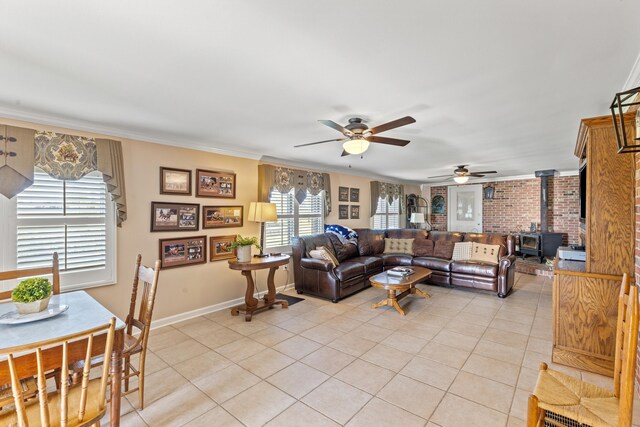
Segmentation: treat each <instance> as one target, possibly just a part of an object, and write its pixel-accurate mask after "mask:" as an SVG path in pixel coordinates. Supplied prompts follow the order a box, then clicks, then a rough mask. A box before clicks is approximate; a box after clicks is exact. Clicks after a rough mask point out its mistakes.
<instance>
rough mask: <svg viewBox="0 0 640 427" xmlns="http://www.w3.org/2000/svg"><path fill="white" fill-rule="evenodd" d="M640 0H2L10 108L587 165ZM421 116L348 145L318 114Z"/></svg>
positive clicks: (323, 163)
mask: <svg viewBox="0 0 640 427" xmlns="http://www.w3.org/2000/svg"><path fill="white" fill-rule="evenodd" d="M639 16H640V1H637V0H617V1H613V0H563V1H558V0H538V1H530V0H484V1H477V0H476V1H474V0H440V1H435V0H414V1H409V0H401V1H400V0H395V1H388V0H387V1H382V0H378V1H371V0H369V1H364V0H360V1H354V0H341V1H337V0H330V1H326V0H325V1H312V0H307V1H301V0H270V1H260V0H253V1H241V0H224V1H221V0H215V1H204V0H199V1H195V0H191V1H177V0H173V1H167V0H154V1H151V0H137V1H124V0H118V1H113V0H112V1H108V2H105V1H97V0H95V1H88V0H85V1H61V0H58V1H47V0H41V1H29V0H10V1H3V2H2V25H0V55H1V56H0V61H1V62H0V82H2V83H1V84H0V114H1V115H3V116H7V117H13V118H21V119H27V120H32V121H37V122H42V123H47V124H56V125H62V126H67V127H72V128H75V129H79V130H92V131H97V132H103V133H109V134H112V135H116V136H121V137H133V138H138V139H142V140H147V141H155V142H161V143H168V144H172V145H179V146H191V147H197V148H205V149H209V150H222V152H229V153H234V154H240V155H246V156H252V157H258V158H260V157H262V158H269V159H287V160H289V161H290V162H297V163H301V164H309V165H315V166H317V167H319V168H323V169H329V170H342V169H347V168H348V167H349V165H351V166H352V168H353V169H352V171H353V172H356V173H360V174H362V173H364V174H375V175H383V176H388V177H390V178H396V179H400V180H407V181H415V182H425V179H426V177H428V176H431V175H440V174H444V173H448V172H450V171H452V169H453V167H454V166H455V165H457V164H463V163H465V164H467V163H468V164H471V166H470V169H472V170H473V169H475V170H478V169H480V170H486V169H488V168H490V169H496V170H498V171H499V172H500V175H501V176H513V175H520V174H529V173H532V172H533V171H535V170H537V169H552V168H554V169H557V170H560V171H568V170H572V169H575V168H576V166H577V160H576V159H575V158H574V157H573V146H574V143H575V138H576V134H577V129H578V123H579V119H580V118H582V117H589V116H595V115H604V114H608V106H609V104H610V102H611V99H612V98H613V95H614V93H615V92H618V91H620V90H621V89H623V86H624V85H625V82H626V81H627V78H628V76H629V74H630V72H631V71H632V68H633V67H634V62H635V61H636V58H637V57H638V53H639V52H640V31H638V25H637V23H638V17H639ZM355 115H358V116H362V117H364V118H366V119H367V120H368V123H369V125H370V126H375V125H376V124H380V123H383V122H386V121H389V120H393V119H396V118H399V117H402V116H405V115H412V116H413V117H414V118H415V119H416V120H417V123H415V124H412V125H409V126H407V127H405V128H400V129H397V130H392V131H389V132H386V133H384V134H383V136H388V137H398V138H405V139H410V140H411V141H412V142H411V144H409V145H408V146H407V147H405V148H396V147H389V146H381V145H376V144H374V146H373V147H372V148H371V149H370V150H369V151H368V152H367V153H365V156H364V158H363V159H360V157H359V156H349V157H345V158H341V157H340V153H341V151H342V148H341V146H340V143H328V144H323V145H319V146H312V147H306V148H296V149H294V148H292V147H293V145H296V144H301V143H306V142H313V141H317V140H323V139H330V138H332V137H335V138H337V137H340V134H339V133H338V132H336V131H334V130H332V129H330V128H328V127H325V126H323V125H321V124H319V123H318V122H317V120H318V119H330V120H334V121H336V122H338V123H340V124H346V122H347V119H348V118H349V117H353V116H355Z"/></svg>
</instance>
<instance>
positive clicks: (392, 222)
mask: <svg viewBox="0 0 640 427" xmlns="http://www.w3.org/2000/svg"><path fill="white" fill-rule="evenodd" d="M387 200H388V199H383V198H381V197H380V198H378V209H377V212H376V214H375V215H374V216H373V228H376V229H383V228H399V227H400V199H399V198H398V199H395V200H393V201H392V202H391V204H389V203H388V202H387Z"/></svg>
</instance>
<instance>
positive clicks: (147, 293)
mask: <svg viewBox="0 0 640 427" xmlns="http://www.w3.org/2000/svg"><path fill="white" fill-rule="evenodd" d="M159 273H160V260H157V261H156V262H155V265H154V267H153V268H150V267H146V266H144V265H142V255H139V254H138V256H137V257H136V264H135V269H134V273H133V287H132V290H131V302H130V304H129V314H128V315H127V320H126V321H125V324H126V329H125V335H124V350H123V351H122V357H123V359H124V363H123V365H124V374H123V376H122V378H123V380H124V391H123V392H122V395H123V396H126V395H128V394H131V393H134V392H136V391H137V392H138V401H139V405H140V409H144V368H145V361H146V356H147V342H148V341H149V331H150V330H151V318H152V316H153V306H154V304H155V300H156V290H157V288H158V275H159ZM141 283H142V286H140V284H141ZM140 288H142V293H141V298H140V303H139V304H137V301H138V293H139V291H140ZM137 307H139V308H138V315H137V316H136V308H137ZM134 329H135V330H134ZM136 354H138V355H139V359H138V366H137V367H136V366H135V364H134V363H133V362H132V360H131V358H132V356H135V355H136ZM100 362H101V358H96V359H94V360H93V361H92V364H93V366H95V365H96V364H97V363H100ZM83 366H84V362H78V363H76V364H74V366H73V370H74V374H73V378H72V383H74V384H75V383H77V382H78V378H79V373H80V372H81V370H82V368H83ZM132 377H137V378H138V385H137V387H135V388H130V387H129V385H130V380H131V378H132Z"/></svg>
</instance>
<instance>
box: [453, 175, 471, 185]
mask: <svg viewBox="0 0 640 427" xmlns="http://www.w3.org/2000/svg"><path fill="white" fill-rule="evenodd" d="M453 180H454V181H455V182H457V183H458V184H464V183H465V182H467V181H469V177H468V176H466V175H462V176H454V177H453Z"/></svg>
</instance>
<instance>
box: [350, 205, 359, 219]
mask: <svg viewBox="0 0 640 427" xmlns="http://www.w3.org/2000/svg"><path fill="white" fill-rule="evenodd" d="M351 219H360V205H351Z"/></svg>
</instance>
